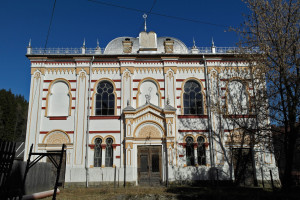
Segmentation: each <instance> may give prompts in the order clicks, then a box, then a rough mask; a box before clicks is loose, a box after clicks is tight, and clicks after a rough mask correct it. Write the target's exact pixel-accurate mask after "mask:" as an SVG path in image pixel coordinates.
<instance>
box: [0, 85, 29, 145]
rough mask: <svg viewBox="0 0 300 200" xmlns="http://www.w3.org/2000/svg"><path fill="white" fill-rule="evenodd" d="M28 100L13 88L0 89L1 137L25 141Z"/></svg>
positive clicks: (7, 139)
mask: <svg viewBox="0 0 300 200" xmlns="http://www.w3.org/2000/svg"><path fill="white" fill-rule="evenodd" d="M27 112H28V102H27V100H26V99H25V98H24V96H22V95H15V94H13V93H12V92H11V90H9V91H7V90H4V89H2V90H0V139H1V140H6V141H15V142H17V141H25V135H26V124H27Z"/></svg>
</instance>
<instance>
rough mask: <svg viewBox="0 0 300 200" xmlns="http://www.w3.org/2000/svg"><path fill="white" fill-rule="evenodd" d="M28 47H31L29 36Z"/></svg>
mask: <svg viewBox="0 0 300 200" xmlns="http://www.w3.org/2000/svg"><path fill="white" fill-rule="evenodd" d="M28 47H31V38H30V39H29V43H28Z"/></svg>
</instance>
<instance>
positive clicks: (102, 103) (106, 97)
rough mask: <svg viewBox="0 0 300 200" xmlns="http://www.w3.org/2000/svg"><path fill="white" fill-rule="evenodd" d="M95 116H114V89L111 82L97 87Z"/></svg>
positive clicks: (104, 82)
mask: <svg viewBox="0 0 300 200" xmlns="http://www.w3.org/2000/svg"><path fill="white" fill-rule="evenodd" d="M95 103H96V109H95V115H114V113H115V94H114V87H113V85H112V84H111V83H110V82H109V81H101V82H100V83H99V84H98V86H97V93H96V102H95Z"/></svg>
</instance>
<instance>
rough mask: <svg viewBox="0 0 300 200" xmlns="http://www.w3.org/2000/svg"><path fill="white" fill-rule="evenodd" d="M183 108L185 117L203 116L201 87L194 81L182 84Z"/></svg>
mask: <svg viewBox="0 0 300 200" xmlns="http://www.w3.org/2000/svg"><path fill="white" fill-rule="evenodd" d="M183 106H184V114H185V115H201V114H203V97H202V93H201V86H200V84H199V83H197V82H196V81H187V82H186V83H185V84H184V93H183Z"/></svg>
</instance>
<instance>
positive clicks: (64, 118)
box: [48, 116, 68, 120]
mask: <svg viewBox="0 0 300 200" xmlns="http://www.w3.org/2000/svg"><path fill="white" fill-rule="evenodd" d="M48 118H49V120H67V119H68V116H64V117H58V116H56V117H48Z"/></svg>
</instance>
